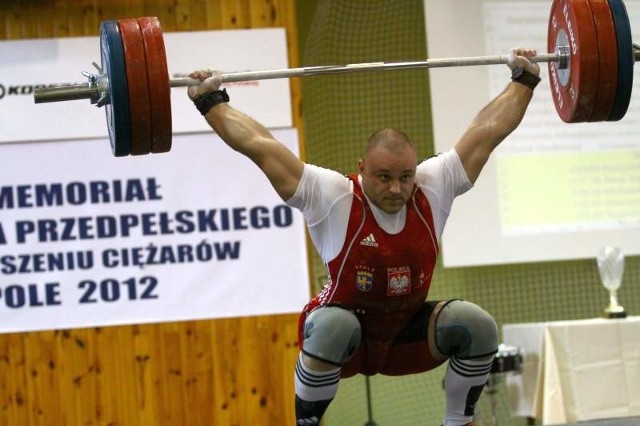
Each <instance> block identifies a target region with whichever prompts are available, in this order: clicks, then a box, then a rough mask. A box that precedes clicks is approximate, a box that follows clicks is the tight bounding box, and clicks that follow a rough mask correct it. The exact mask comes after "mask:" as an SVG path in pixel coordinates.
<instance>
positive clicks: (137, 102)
mask: <svg viewBox="0 0 640 426" xmlns="http://www.w3.org/2000/svg"><path fill="white" fill-rule="evenodd" d="M118 27H119V28H120V33H121V34H122V46H123V48H124V60H125V68H126V73H127V82H128V84H129V108H130V112H131V154H132V155H143V154H149V153H150V152H151V107H150V103H149V83H148V82H147V61H146V59H145V55H144V42H143V41H142V33H141V32H140V27H139V26H138V21H137V20H136V19H133V18H132V19H120V20H118Z"/></svg>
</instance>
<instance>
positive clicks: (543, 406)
mask: <svg viewBox="0 0 640 426" xmlns="http://www.w3.org/2000/svg"><path fill="white" fill-rule="evenodd" d="M502 331H503V337H504V343H505V344H507V345H510V346H517V347H520V348H521V349H522V351H523V363H522V372H521V374H511V375H508V376H507V377H506V386H507V391H508V394H509V405H510V409H511V414H512V415H514V416H522V417H534V418H538V419H542V422H543V424H559V423H567V422H577V421H582V420H592V419H603V418H617V417H628V416H638V415H640V317H628V318H626V319H604V318H596V319H586V320H575V321H554V322H543V323H524V324H506V325H504V326H503V328H502Z"/></svg>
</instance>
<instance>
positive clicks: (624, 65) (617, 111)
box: [607, 0, 635, 121]
mask: <svg viewBox="0 0 640 426" xmlns="http://www.w3.org/2000/svg"><path fill="white" fill-rule="evenodd" d="M609 7H610V8H611V14H612V15H613V21H614V23H615V26H616V36H617V40H618V86H617V89H616V97H615V102H614V104H613V109H612V111H611V114H610V115H609V119H608V120H607V121H618V120H620V119H622V117H624V115H625V114H626V113H627V108H629V102H630V101H631V90H632V87H633V66H634V64H635V56H634V54H633V41H632V38H631V25H630V24H629V15H627V8H626V6H625V5H624V2H623V1H622V0H609Z"/></svg>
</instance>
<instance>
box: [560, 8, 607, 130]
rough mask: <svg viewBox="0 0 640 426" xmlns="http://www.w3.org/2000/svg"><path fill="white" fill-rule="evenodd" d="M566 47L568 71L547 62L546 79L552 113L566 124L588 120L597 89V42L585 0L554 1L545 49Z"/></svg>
mask: <svg viewBox="0 0 640 426" xmlns="http://www.w3.org/2000/svg"><path fill="white" fill-rule="evenodd" d="M562 46H565V47H568V49H569V60H568V62H569V64H568V68H566V69H560V68H559V66H558V63H556V62H549V80H550V84H551V93H552V97H553V102H554V104H555V106H556V111H557V112H558V115H559V116H560V118H561V119H562V121H564V122H566V123H578V122H585V121H587V120H589V118H590V117H591V112H592V111H593V106H594V103H595V100H596V92H597V89H598V41H597V35H596V29H595V24H594V23H593V15H592V13H591V7H590V6H589V2H588V0H554V1H553V4H552V5H551V14H550V17H549V31H548V39H547V47H548V49H549V52H555V51H556V50H557V48H558V47H562Z"/></svg>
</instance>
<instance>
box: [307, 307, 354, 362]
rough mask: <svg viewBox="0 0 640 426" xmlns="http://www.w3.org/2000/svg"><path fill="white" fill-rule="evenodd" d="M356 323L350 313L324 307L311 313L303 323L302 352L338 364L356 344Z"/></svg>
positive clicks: (349, 354) (336, 308)
mask: <svg viewBox="0 0 640 426" xmlns="http://www.w3.org/2000/svg"><path fill="white" fill-rule="evenodd" d="M360 336H361V331H360V322H359V321H358V318H356V316H355V315H354V314H353V313H352V312H351V311H348V310H346V309H343V308H339V307H337V306H324V307H321V308H318V309H316V310H314V311H313V312H311V313H310V314H309V316H308V317H307V319H306V321H305V323H304V342H303V344H302V352H304V353H305V354H306V355H308V356H310V357H312V358H316V359H319V360H320V361H325V362H327V363H329V364H334V365H337V366H341V365H342V364H343V363H344V362H345V361H346V360H347V358H349V356H351V354H353V351H355V349H356V348H357V347H358V345H359V344H360Z"/></svg>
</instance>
